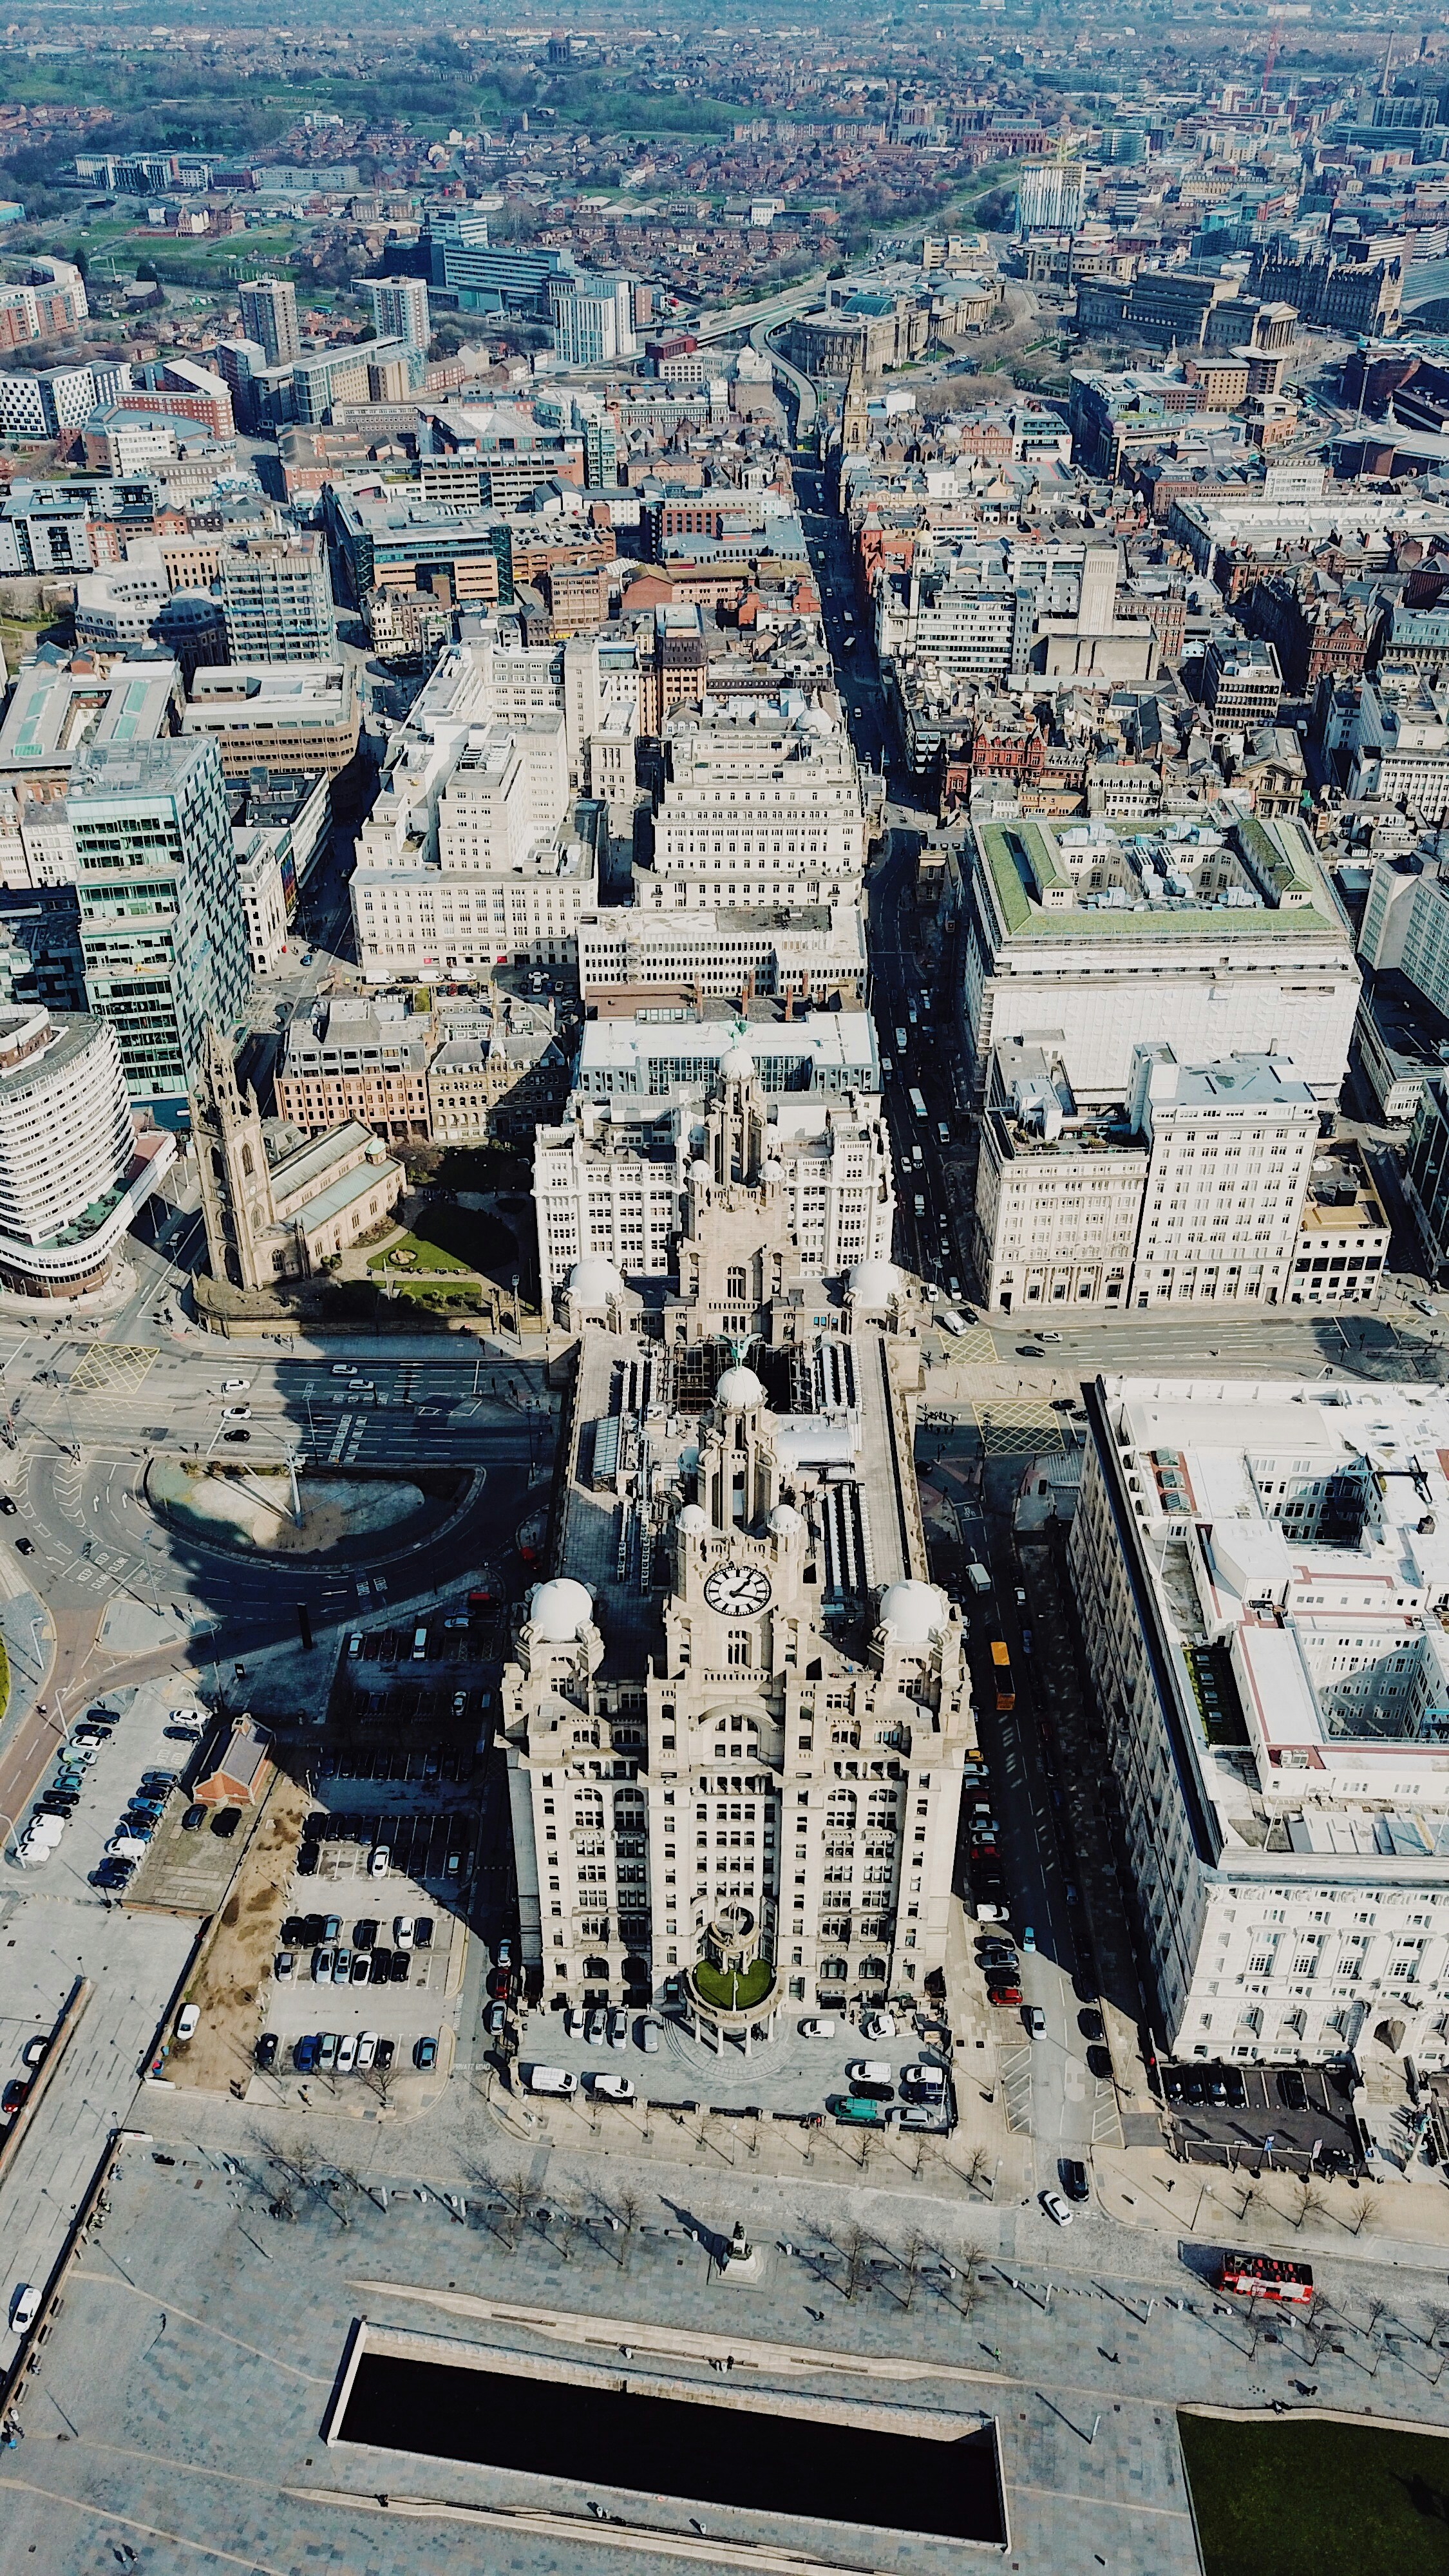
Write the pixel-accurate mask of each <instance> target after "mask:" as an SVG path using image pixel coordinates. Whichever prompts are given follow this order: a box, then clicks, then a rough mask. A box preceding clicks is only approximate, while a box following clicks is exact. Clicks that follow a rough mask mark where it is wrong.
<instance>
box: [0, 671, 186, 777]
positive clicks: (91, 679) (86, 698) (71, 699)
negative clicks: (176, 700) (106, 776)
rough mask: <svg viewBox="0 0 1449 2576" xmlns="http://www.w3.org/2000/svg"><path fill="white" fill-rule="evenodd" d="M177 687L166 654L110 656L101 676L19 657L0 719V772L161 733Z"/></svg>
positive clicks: (50, 763)
mask: <svg viewBox="0 0 1449 2576" xmlns="http://www.w3.org/2000/svg"><path fill="white" fill-rule="evenodd" d="M177 686H178V674H177V668H176V664H175V662H174V661H173V660H172V659H171V657H170V655H169V654H164V653H158V654H156V655H154V656H152V655H149V654H148V655H146V656H144V657H143V658H141V659H138V660H135V661H127V662H118V663H115V664H113V665H112V668H111V670H110V671H109V672H108V673H107V674H106V675H105V676H102V675H101V673H99V672H98V671H96V670H94V669H92V670H77V669H74V668H73V667H72V666H71V664H70V663H69V662H61V661H54V660H40V659H37V660H35V661H33V662H25V663H22V665H21V668H20V670H19V671H18V672H17V673H16V677H15V686H14V688H13V690H12V692H11V696H10V704H9V706H8V707H7V708H6V710H5V721H4V723H3V725H0V771H4V770H7V769H19V770H26V769H55V768H69V767H70V766H71V764H72V763H73V762H74V760H75V759H76V757H77V755H78V754H79V752H80V751H81V750H82V749H84V748H85V747H86V746H87V745H89V744H92V743H103V742H115V743H126V742H134V741H136V740H138V739H139V740H142V741H145V740H148V739H150V738H151V737H153V736H155V735H157V734H159V733H161V732H163V731H164V730H165V728H166V726H167V724H168V722H169V708H170V705H171V702H172V699H173V697H174V695H175V692H176V689H177Z"/></svg>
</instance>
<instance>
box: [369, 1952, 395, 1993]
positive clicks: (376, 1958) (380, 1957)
mask: <svg viewBox="0 0 1449 2576" xmlns="http://www.w3.org/2000/svg"><path fill="white" fill-rule="evenodd" d="M368 1957H369V1959H370V1960H371V1962H372V1982H373V1984H374V1985H375V1986H385V1985H386V1984H387V1981H388V1978H389V1977H390V1976H391V1974H392V1963H393V1961H394V1959H395V1958H396V1957H397V1952H396V1951H395V1950H370V1951H369V1952H368Z"/></svg>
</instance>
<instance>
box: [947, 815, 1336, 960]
mask: <svg viewBox="0 0 1449 2576" xmlns="http://www.w3.org/2000/svg"><path fill="white" fill-rule="evenodd" d="M972 831H973V835H974V840H975V846H976V850H977V852H978V854H979V860H980V865H981V869H982V871H983V873H984V875H985V877H986V879H987V881H988V883H989V886H990V889H991V894H992V899H993V902H994V906H995V909H996V912H997V914H998V915H999V918H1000V921H1001V925H1002V929H1003V931H1004V932H1005V934H1006V936H1007V937H1008V938H1013V939H1015V938H1024V939H1034V940H1057V939H1065V940H1068V941H1071V942H1080V941H1084V940H1093V939H1097V938H1106V939H1110V940H1113V941H1120V940H1123V939H1128V940H1131V939H1137V940H1145V939H1164V938H1166V939H1171V940H1174V941H1176V940H1188V939H1195V940H1202V939H1210V940H1214V941H1216V940H1224V939H1243V938H1253V939H1263V938H1267V939H1275V938H1282V937H1285V936H1292V935H1297V936H1299V937H1308V938H1312V937H1321V938H1323V939H1325V940H1332V941H1334V942H1335V943H1336V944H1342V945H1344V947H1345V948H1346V946H1347V934H1346V931H1345V929H1344V927H1343V924H1342V922H1341V921H1340V919H1339V917H1338V913H1337V910H1336V907H1335V905H1334V902H1333V898H1332V896H1331V895H1330V893H1329V891H1328V888H1327V886H1326V884H1325V883H1324V880H1323V876H1322V872H1321V869H1320V866H1319V862H1318V858H1317V855H1316V853H1315V851H1314V848H1313V844H1312V842H1311V841H1310V840H1309V838H1308V835H1307V833H1306V832H1305V831H1304V830H1303V829H1302V826H1301V825H1300V824H1298V823H1297V822H1296V821H1293V820H1291V819H1289V820H1285V821H1281V822H1280V821H1271V822H1270V821H1267V820H1265V819H1263V818H1261V817H1260V816H1257V815H1235V816H1233V817H1232V818H1231V824H1230V828H1229V830H1227V831H1221V830H1218V829H1217V828H1216V827H1215V825H1213V824H1212V823H1210V822H1209V820H1208V819H1207V817H1206V815H1205V814H1204V815H1199V816H1196V817H1194V816H1184V817H1180V818H1176V819H1174V820H1171V821H1167V822H1164V823H1162V824H1159V825H1157V826H1155V827H1154V828H1153V829H1152V830H1150V831H1148V832H1145V833H1141V834H1135V835H1131V834H1121V835H1119V834H1118V833H1117V832H1115V831H1114V830H1113V829H1112V827H1111V826H1110V825H1109V824H1105V823H1102V822H1101V821H1099V820H1094V821H1093V822H1092V823H1091V824H1082V823H1078V824H1067V825H1065V826H1064V827H1063V829H1062V831H1061V832H1060V833H1057V832H1054V831H1053V830H1052V828H1051V826H1050V825H1049V824H1048V823H1046V822H1045V821H1043V820H1042V818H1041V817H1040V816H1036V815H1027V814H1022V815H1014V816H1012V817H1010V818H1009V819H991V820H982V821H978V822H976V823H975V824H973V826H972ZM1224 852H1227V853H1228V855H1229V858H1230V859H1235V861H1236V865H1235V867H1234V868H1233V875H1234V877H1235V880H1236V881H1235V882H1234V883H1232V884H1230V885H1229V886H1227V887H1226V888H1223V889H1222V890H1221V891H1218V892H1216V893H1214V895H1213V898H1212V900H1211V901H1210V902H1208V901H1203V900H1201V899H1200V896H1199V894H1198V890H1197V885H1196V882H1195V881H1196V880H1197V879H1198V878H1199V877H1200V876H1201V874H1202V872H1203V862H1204V859H1205V857H1207V856H1209V855H1210V856H1211V857H1212V858H1213V859H1214V860H1215V861H1218V862H1220V861H1221V857H1222V854H1223V853H1224ZM1159 857H1160V859H1161V861H1162V862H1165V864H1159ZM1220 872H1221V869H1220V867H1219V869H1218V873H1220ZM1093 873H1095V874H1096V875H1098V876H1099V877H1101V876H1104V875H1105V876H1106V877H1107V878H1108V880H1109V882H1108V883H1106V884H1105V885H1099V886H1098V887H1097V888H1096V889H1093V888H1092V887H1091V886H1090V884H1088V885H1087V886H1086V887H1085V889H1081V890H1079V883H1078V880H1079V879H1081V878H1090V876H1091V875H1092V874H1093ZM1175 888H1180V891H1175V890H1174V889H1175Z"/></svg>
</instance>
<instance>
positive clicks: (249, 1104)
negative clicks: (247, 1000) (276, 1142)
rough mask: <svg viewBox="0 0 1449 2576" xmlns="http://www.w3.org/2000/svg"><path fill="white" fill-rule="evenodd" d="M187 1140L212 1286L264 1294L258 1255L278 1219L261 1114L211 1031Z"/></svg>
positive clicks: (267, 1282) (267, 1278) (266, 1281)
mask: <svg viewBox="0 0 1449 2576" xmlns="http://www.w3.org/2000/svg"><path fill="white" fill-rule="evenodd" d="M191 1132H192V1135H193V1137H194V1138H195V1140H196V1164H197V1176H198V1178H199V1180H200V1183H201V1209H202V1214H203V1216H204V1218H205V1220H206V1248H207V1253H208V1256H209V1258H210V1262H211V1275H212V1277H213V1279H218V1280H220V1279H226V1280H230V1282H231V1284H232V1286H233V1287H234V1288H265V1287H270V1286H271V1284H272V1275H271V1269H270V1264H268V1266H267V1268H266V1270H265V1273H264V1271H263V1254H262V1249H261V1247H262V1243H263V1240H264V1238H265V1236H266V1235H267V1233H268V1232H269V1230H270V1229H271V1227H272V1226H273V1225H274V1224H275V1221H276V1218H275V1211H274V1209H273V1206H272V1186H271V1180H270V1177H269V1174H268V1170H267V1157H266V1152H265V1149H264V1147H263V1144H262V1118H261V1111H260V1110H259V1109H258V1107H257V1095H256V1093H255V1091H254V1090H253V1089H252V1088H251V1086H250V1084H249V1085H248V1087H247V1089H246V1091H245V1092H243V1090H242V1089H241V1086H240V1084H239V1083H238V1081H237V1078H236V1063H235V1059H234V1058H233V1055H232V1051H231V1048H230V1047H229V1046H228V1045H227V1042H226V1040H225V1039H224V1038H223V1037H222V1036H221V1035H220V1034H219V1032H218V1031H217V1030H216V1029H215V1028H208V1030H207V1032H206V1043H205V1048H204V1050H203V1054H202V1063H201V1073H200V1078H199V1080H198V1082H197V1085H196V1088H195V1090H194V1091H193V1092H192V1094H191Z"/></svg>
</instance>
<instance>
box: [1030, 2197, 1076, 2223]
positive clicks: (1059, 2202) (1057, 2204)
mask: <svg viewBox="0 0 1449 2576" xmlns="http://www.w3.org/2000/svg"><path fill="white" fill-rule="evenodd" d="M1037 2197H1038V2199H1039V2200H1040V2202H1041V2205H1042V2207H1043V2209H1044V2210H1045V2211H1046V2214H1047V2216H1048V2218H1049V2219H1050V2220H1051V2222H1052V2225H1053V2227H1070V2226H1071V2223H1072V2213H1071V2211H1070V2210H1069V2209H1068V2207H1067V2204H1066V2202H1065V2201H1064V2200H1063V2198H1062V2196H1061V2193H1060V2192H1059V2191H1043V2192H1039V2193H1038V2194H1037Z"/></svg>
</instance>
